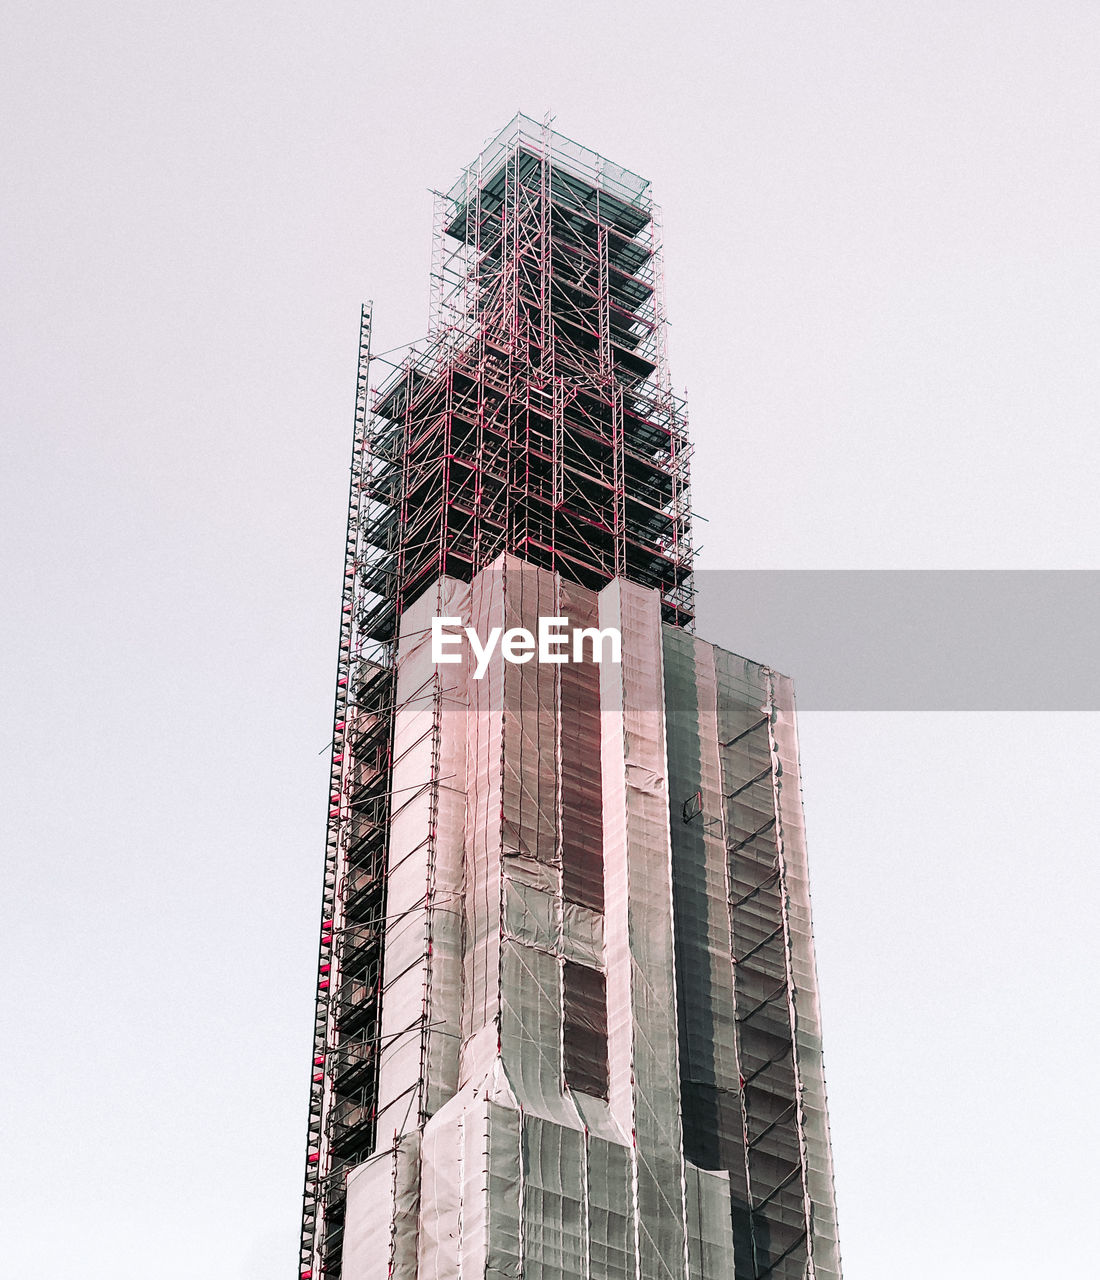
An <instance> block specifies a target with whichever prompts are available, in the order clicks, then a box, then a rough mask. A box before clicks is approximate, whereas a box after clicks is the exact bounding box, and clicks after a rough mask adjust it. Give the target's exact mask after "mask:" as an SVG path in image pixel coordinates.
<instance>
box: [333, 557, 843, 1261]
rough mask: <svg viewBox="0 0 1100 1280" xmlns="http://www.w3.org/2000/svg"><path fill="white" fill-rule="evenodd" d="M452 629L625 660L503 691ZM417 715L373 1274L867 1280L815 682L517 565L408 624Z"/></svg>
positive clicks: (365, 1236)
mask: <svg viewBox="0 0 1100 1280" xmlns="http://www.w3.org/2000/svg"><path fill="white" fill-rule="evenodd" d="M433 616H436V617H444V616H445V617H449V618H454V619H458V620H459V622H458V624H457V626H458V627H464V626H470V627H472V628H474V630H475V631H476V632H477V634H478V635H479V636H480V637H482V639H483V640H484V638H485V637H487V636H488V635H489V634H490V632H491V631H492V630H493V629H494V628H499V629H500V630H501V631H502V632H506V631H508V630H510V629H515V628H526V629H528V630H530V631H532V632H537V630H538V622H539V619H540V617H541V618H546V617H564V618H566V619H568V620H570V622H571V623H572V624H573V625H575V626H583V627H591V628H597V629H614V630H617V631H618V632H619V634H620V636H621V661H608V660H605V661H603V662H601V663H599V664H596V663H595V662H594V661H592V659H591V657H589V658H588V659H587V660H586V661H585V662H582V663H576V664H572V663H560V664H559V663H547V662H538V661H527V662H522V663H517V662H511V661H508V660H507V659H505V658H504V657H503V656H502V654H501V650H500V647H499V646H498V648H497V649H496V651H495V652H494V655H493V656H492V658H491V659H490V660H488V661H487V663H486V664H485V669H484V671H483V674H482V676H481V678H476V677H475V672H474V664H473V663H472V662H471V661H468V660H467V661H463V662H461V663H456V664H453V665H451V664H444V665H437V664H434V663H433V662H432V660H431V646H430V643H429V637H430V633H431V620H432V617H433ZM589 652H590V653H591V652H593V650H590V651H589ZM397 702H398V707H397V712H396V719H397V729H396V732H395V738H394V766H393V788H394V790H393V797H392V812H393V815H394V816H393V827H392V831H391V843H390V854H389V898H388V905H387V918H386V944H385V962H384V994H383V1014H382V1040H381V1087H380V1097H379V1129H378V1131H379V1148H380V1150H379V1153H378V1154H377V1155H376V1156H374V1157H373V1159H372V1160H370V1161H368V1162H367V1163H366V1164H364V1165H362V1166H360V1167H359V1168H358V1169H357V1170H355V1171H354V1172H353V1173H352V1175H351V1177H350V1180H349V1184H348V1200H347V1205H348V1208H347V1225H346V1235H345V1245H344V1264H343V1265H344V1272H343V1274H344V1276H345V1277H346V1280H376V1278H377V1280H381V1278H382V1277H384V1276H389V1275H399V1276H402V1277H406V1276H407V1277H409V1278H410V1280H411V1277H412V1276H414V1275H415V1276H416V1277H418V1278H419V1280H450V1278H452V1277H458V1276H463V1277H470V1276H475V1275H476V1276H479V1277H481V1276H491V1277H510V1278H515V1277H528V1278H529V1280H551V1278H554V1280H557V1278H558V1277H561V1278H562V1280H564V1277H566V1276H569V1277H573V1276H585V1277H587V1278H588V1280H603V1278H606V1280H619V1278H620V1277H621V1280H671V1278H673V1277H675V1278H676V1280H719V1278H720V1277H721V1278H722V1280H729V1277H731V1276H736V1277H738V1280H740V1278H741V1277H752V1278H753V1280H762V1278H763V1277H765V1276H767V1277H774V1280H787V1278H790V1280H793V1278H794V1277H798V1278H799V1280H804V1278H805V1277H813V1278H814V1280H834V1278H836V1280H838V1278H839V1260H838V1256H837V1250H836V1231H835V1214H834V1211H833V1201H832V1182H831V1170H830V1167H829V1147H828V1131H827V1122H826V1118H825V1097H824V1081H823V1077H822V1073H821V1055H820V1027H819V1024H818V1014H817V1000H816V985H815V979H814V973H813V953H812V939H811V937H810V933H809V898H808V889H807V885H806V867H805V846H804V839H803V832H802V822H801V804H800V797H799V791H798V772H797V743H796V741H795V737H794V727H793V702H792V695H791V691H790V686H789V682H785V681H783V680H782V678H780V677H776V676H774V675H773V673H771V672H770V671H768V670H767V669H765V668H761V667H759V666H756V665H754V664H751V663H748V662H746V661H745V660H743V659H739V658H735V657H733V656H732V655H730V654H727V653H724V652H723V651H721V650H718V649H715V648H714V647H713V646H711V645H708V644H705V643H704V642H702V641H700V640H698V639H696V638H694V637H692V636H690V635H687V634H685V633H684V632H683V631H680V630H677V629H675V628H668V627H666V626H663V625H662V621H661V603H660V598H659V595H658V594H657V593H656V592H654V591H651V590H648V589H645V588H642V587H639V586H636V585H634V584H630V583H627V582H625V581H621V580H620V581H615V582H613V583H611V584H610V585H609V586H607V587H606V588H604V590H603V591H601V592H600V593H599V594H598V595H597V594H596V593H595V592H592V591H587V590H585V589H584V588H580V587H577V586H573V585H570V584H563V583H562V582H561V581H560V580H559V579H558V577H557V576H556V575H555V574H553V573H551V572H549V571H545V570H537V569H533V568H532V567H530V566H528V565H526V564H524V563H522V562H520V561H518V560H514V559H512V558H502V559H501V561H499V562H498V563H497V564H496V565H495V566H494V567H493V568H491V569H489V570H486V571H483V572H482V573H481V574H478V575H477V576H475V578H474V580H473V582H472V583H471V584H470V585H469V586H462V585H460V584H458V583H454V582H452V581H450V580H449V579H442V580H440V582H439V583H437V584H436V586H435V587H433V588H432V591H431V592H429V593H428V594H427V595H426V596H424V597H422V598H421V599H420V600H419V601H417V603H416V604H415V605H414V606H412V607H411V608H410V609H408V610H406V612H405V614H404V616H403V619H402V629H401V641H400V650H399V660H398V674H397ZM382 1148H384V1149H382Z"/></svg>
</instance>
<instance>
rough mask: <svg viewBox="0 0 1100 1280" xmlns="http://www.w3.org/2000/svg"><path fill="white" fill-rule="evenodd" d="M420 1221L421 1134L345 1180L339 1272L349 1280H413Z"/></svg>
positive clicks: (407, 1138) (411, 1136)
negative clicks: (346, 1192)
mask: <svg viewBox="0 0 1100 1280" xmlns="http://www.w3.org/2000/svg"><path fill="white" fill-rule="evenodd" d="M419 1216H420V1134H419V1133H417V1132H413V1133H409V1134H406V1135H405V1137H403V1138H401V1139H400V1140H399V1141H398V1142H397V1144H396V1145H395V1146H394V1147H393V1148H392V1149H391V1150H389V1151H385V1152H382V1153H381V1154H379V1155H376V1156H374V1157H373V1158H372V1159H370V1160H368V1161H367V1162H366V1164H362V1165H360V1166H359V1167H358V1168H357V1169H354V1170H353V1171H352V1172H351V1174H350V1175H349V1176H348V1194H347V1209H346V1223H347V1226H346V1229H345V1231H344V1248H343V1266H344V1274H345V1276H347V1277H349V1280H388V1278H389V1277H393V1280H415V1277H416V1274H417V1271H416V1268H417V1226H418V1221H419Z"/></svg>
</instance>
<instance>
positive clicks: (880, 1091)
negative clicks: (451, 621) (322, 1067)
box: [0, 0, 1100, 1280]
mask: <svg viewBox="0 0 1100 1280" xmlns="http://www.w3.org/2000/svg"><path fill="white" fill-rule="evenodd" d="M0 48H2V52H0V59H2V61H3V65H2V66H0V131H2V137H3V156H2V165H3V169H2V172H3V175H4V178H3V183H2V190H0V219H2V241H3V246H2V252H3V255H4V274H3V288H2V290H0V329H2V335H3V354H2V360H3V369H2V385H0V414H2V425H3V446H2V447H3V463H2V474H0V510H2V513H3V520H4V537H3V545H2V547H0V556H2V565H3V574H4V587H3V597H2V598H3V605H4V661H3V664H2V668H0V681H2V687H0V691H2V695H3V700H4V701H3V706H4V714H3V718H2V724H0V735H2V736H0V765H2V768H3V775H4V786H5V796H4V801H3V814H2V818H0V822H2V828H0V835H2V839H3V858H4V871H5V881H6V882H7V884H8V886H9V887H8V890H7V892H6V893H5V906H4V908H3V910H4V912H5V915H6V917H7V918H6V919H5V920H4V921H3V923H2V924H0V938H2V940H3V947H4V950H5V953H6V955H5V957H4V959H3V971H4V975H5V976H4V988H5V991H4V997H3V999H4V1004H3V1008H2V1011H0V1012H2V1021H0V1025H2V1027H3V1032H4V1036H3V1039H4V1065H3V1075H4V1085H5V1090H4V1102H3V1111H2V1120H3V1129H4V1141H3V1147H4V1150H5V1156H4V1161H5V1164H4V1169H3V1175H2V1180H0V1205H2V1206H3V1210H2V1216H3V1217H4V1218H5V1219H6V1220H7V1223H8V1225H7V1231H6V1235H5V1244H4V1251H3V1257H4V1263H3V1266H4V1267H5V1268H8V1269H10V1274H11V1275H13V1276H26V1277H34V1280H73V1278H74V1277H79V1278H80V1280H100V1278H101V1277H102V1278H104V1280H106V1277H111V1280H177V1278H179V1280H182V1278H183V1277H187V1278H188V1280H190V1278H191V1277H194V1276H197V1275H201V1276H203V1277H204V1280H268V1278H269V1277H275V1276H282V1275H291V1274H292V1273H293V1267H294V1258H295V1247H296V1237H297V1230H298V1214H299V1196H300V1185H301V1169H302V1154H303V1143H304V1130H305V1110H306V1089H307V1083H308V1077H307V1072H308V1061H307V1059H308V1054H309V1043H310V1041H309V1037H310V1025H311V1004H312V994H313V982H314V974H313V965H314V957H315V949H316V925H317V920H318V916H317V904H318V898H319V893H320V878H321V854H322V848H323V821H324V813H325V799H324V797H325V786H326V764H325V758H324V756H323V754H322V753H323V750H324V747H325V744H326V743H327V741H328V739H329V737H330V732H331V726H330V708H331V691H332V680H333V667H334V659H335V642H336V624H337V615H338V608H339V606H338V592H339V587H340V582H341V573H342V566H341V555H342V550H343V541H342V526H343V520H344V503H345V500H346V476H347V463H348V456H349V450H350V431H351V418H352V408H353V402H354V388H355V354H356V345H357V326H358V311H359V304H360V302H361V300H363V299H364V298H368V297H369V298H373V299H374V301H375V308H376V310H375V316H376V326H375V348H376V350H383V349H385V348H386V347H389V346H393V345H395V344H397V343H399V342H403V341H406V340H408V339H411V338H413V337H415V336H417V335H418V334H419V333H421V332H422V330H423V327H424V322H425V317H426V309H427V299H428V288H427V273H428V265H429V245H430V230H431V198H430V196H429V194H428V191H429V188H431V187H442V186H446V185H448V184H449V183H450V182H451V181H452V180H453V179H454V178H455V177H456V176H457V173H458V171H459V169H460V168H461V166H462V165H463V164H465V163H466V162H467V161H469V160H470V159H472V158H473V156H474V155H475V154H476V153H477V151H478V150H479V149H480V147H481V145H482V143H483V141H484V140H485V139H486V137H487V136H489V135H490V134H492V133H495V132H496V131H497V130H498V129H500V128H501V127H502V126H503V125H504V123H505V122H506V121H507V120H508V119H510V118H511V116H512V115H513V114H514V113H515V112H516V111H517V110H524V111H526V112H527V113H529V114H531V115H533V116H536V117H540V118H541V116H542V115H543V114H544V113H545V112H546V111H547V110H552V111H553V112H554V113H555V114H556V127H557V128H558V129H560V131H561V132H563V133H565V134H567V135H570V136H572V137H574V138H576V139H578V140H579V141H581V142H583V143H585V144H586V145H588V146H591V147H593V148H595V149H596V150H599V151H601V152H603V153H604V154H606V155H607V156H609V157H610V158H611V159H613V160H615V161H618V162H620V163H622V164H624V165H626V166H628V167H630V168H632V169H634V170H636V171H638V172H641V173H643V174H645V175H646V176H647V177H649V178H651V179H652V181H653V184H654V192H655V195H656V198H657V199H658V201H659V202H660V203H661V204H662V205H663V207H664V221H665V241H666V272H667V296H668V303H669V310H670V314H671V317H672V321H673V329H672V371H673V378H674V380H675V382H676V384H677V385H678V387H680V388H684V387H686V388H687V390H688V393H689V400H690V407H691V417H692V424H693V433H694V437H695V440H696V442H697V452H696V459H695V463H696V472H695V474H696V498H697V507H698V510H699V512H700V513H701V514H702V515H703V516H705V517H706V518H707V521H708V522H707V523H706V524H701V525H700V539H699V540H700V542H701V543H702V544H703V550H702V555H701V562H702V564H703V565H704V566H705V567H706V568H709V569H722V568H752V569H774V568H798V569H810V568H812V569H825V568H870V569H874V568H890V569H903V568H905V569H908V568H990V569H992V568H999V569H1003V568H1027V569H1053V568H1076V569H1081V568H1100V563H1098V560H1100V557H1098V546H1100V516H1098V514H1097V501H1096V490H1097V473H1098V466H1097V463H1098V457H1097V454H1098V444H1097V431H1096V422H1097V405H1098V400H1100V395H1098V391H1100V387H1098V382H1100V374H1098V362H1097V351H1098V349H1100V292H1098V290H1097V278H1098V270H1097V268H1098V265H1100V262H1098V259H1100V249H1098V237H1097V226H1098V225H1100V215H1098V196H1100V164H1098V163H1097V121H1098V120H1100V100H1098V99H1100V77H1098V76H1097V66H1098V65H1100V8H1098V7H1097V6H1096V5H1095V4H1094V3H1092V2H1091V0H1081V2H1080V3H1069V2H1068V0H1044V2H1042V3H1039V2H1036V3H1021V2H1014V0H984V2H983V3H977V2H972V0H954V2H951V3H948V2H940V0H933V2H930V3H922V4H912V3H903V2H902V0H865V2H863V3H856V2H847V3H818V4H810V3H798V4H796V3H786V2H783V0H768V3H763V2H762V0H761V2H760V3H755V4H744V3H728V2H727V3H706V4H690V3H688V4H685V5H681V6H678V7H674V6H672V5H666V4H657V3H652V2H651V0H638V2H637V3H632V4H600V3H588V4H584V3H554V2H552V0H548V2H547V3H545V4H542V5H540V6H536V5H534V4H522V3H520V4H505V3H495V2H488V3H479V2H477V0H471V2H470V3H467V4H464V5H458V4H445V3H442V2H440V3H436V4H432V5H428V4H423V3H403V4H392V5H386V6H382V5H377V4H370V3H366V4H364V3H358V4H324V3H322V4H316V5H310V6H305V5H301V6H296V5H288V4H284V3H279V0H267V2H266V3H264V4H259V3H232V2H231V0H230V2H226V0H220V2H219V3H216V4H215V3H211V2H210V0H192V3H190V4H187V5H179V4H172V5H169V4H165V3H158V2H157V0H152V2H149V0H146V2H145V3H140V4H139V3H136V2H135V3H106V4H99V5H81V4H76V3H72V2H70V3H67V4H66V3H50V2H49V0H36V2H35V3H33V4H32V3H29V2H27V0H10V2H9V4H8V6H7V9H6V17H5V21H4V27H3V34H2V38H0ZM722 640H723V642H725V643H728V644H730V645H731V647H737V638H736V636H723V637H722ZM750 656H752V657H754V658H759V659H763V660H767V658H768V656H769V655H768V654H763V653H753V654H751V655H750ZM973 661H974V662H975V664H977V665H980V664H981V663H982V662H983V655H982V654H981V653H976V654H974V655H973ZM792 674H793V675H794V677H795V679H796V682H797V679H798V672H797V671H793V672H792ZM1056 675H1057V673H1056V672H1051V670H1050V669H1049V666H1045V665H1044V662H1043V655H1042V654H1040V653H1037V654H1035V655H1034V661H1033V663H1030V664H1028V665H1027V667H1026V669H1022V670H1021V672H1020V680H1021V681H1022V682H1028V683H1030V684H1033V685H1034V684H1039V685H1042V684H1043V683H1044V682H1047V681H1050V680H1052V679H1053V678H1055V677H1056ZM801 737H802V746H803V767H804V775H805V797H806V807H807V818H808V829H809V839H810V855H811V870H812V887H813V892H814V903H815V915H816V933H817V943H818V955H819V967H820V976H821V986H822V1005H823V1016H824V1031H825V1047H826V1072H827V1080H828V1085H829V1093H830V1099H831V1110H832V1122H833V1138H834V1156H835V1165H836V1181H837V1200H838V1206H839V1214H840V1229H841V1245H842V1250H843V1254H844V1258H845V1270H846V1276H847V1280H884V1278H888V1280H928V1277H930V1276H934V1277H936V1280H982V1278H984V1277H986V1276H989V1277H994V1276H995V1277H997V1280H1034V1277H1035V1276H1037V1275H1046V1274H1051V1275H1057V1274H1076V1275H1080V1274H1082V1267H1083V1266H1086V1265H1087V1263H1086V1262H1085V1261H1084V1260H1085V1259H1086V1258H1087V1257H1089V1256H1090V1255H1091V1252H1092V1250H1093V1247H1094V1242H1093V1235H1094V1232H1093V1230H1092V1226H1091V1224H1092V1221H1093V1218H1094V1215H1095V1203H1096V1197H1097V1190H1098V1188H1097V1177H1096V1172H1095V1167H1096V1165H1095V1152H1096V1150H1097V1147H1098V1145H1100V1131H1098V1129H1100V1121H1098V1119H1097V1109H1096V1106H1095V1103H1094V1097H1093V1088H1092V1085H1093V1070H1092V1068H1093V1064H1094V1061H1095V1058H1096V1053H1097V1049H1098V1047H1100V1046H1098V1044H1097V1036H1096V1030H1095V1026H1096V997H1095V990H1094V984H1093V979H1092V972H1093V970H1094V969H1095V964H1096V957H1095V936H1096V928H1095V922H1094V906H1093V904H1094V902H1095V898H1096V894H1097V890H1098V889H1100V883H1098V879H1100V878H1098V873H1097V870H1096V867H1097V859H1096V835H1097V819H1096V803H1095V802H1096V781H1095V780H1096V777H1097V776H1098V773H1100V724H1098V717H1097V716H1096V715H1095V714H1085V713H1077V714H1074V713H1067V712H1060V713H1058V714H1043V713H1038V712H1036V713H1028V714H1012V713H1005V712H1001V713H996V714H993V713H990V714H974V713H970V714H963V713H946V712H939V713H931V712H922V713H911V714H870V713H855V712H846V713H840V712H807V713H806V714H805V715H804V716H803V719H802V724H801Z"/></svg>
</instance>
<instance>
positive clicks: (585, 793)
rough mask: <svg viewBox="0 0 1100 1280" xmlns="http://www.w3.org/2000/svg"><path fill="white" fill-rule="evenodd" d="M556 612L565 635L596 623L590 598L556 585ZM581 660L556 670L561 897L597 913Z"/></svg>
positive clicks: (591, 682) (597, 856) (590, 702)
mask: <svg viewBox="0 0 1100 1280" xmlns="http://www.w3.org/2000/svg"><path fill="white" fill-rule="evenodd" d="M560 609H561V613H560V615H559V616H561V617H563V618H565V619H566V621H567V623H568V626H569V629H570V632H572V631H574V630H576V629H577V628H593V627H596V626H597V623H598V609H597V603H596V594H595V592H593V591H586V590H585V589H584V588H583V587H578V586H575V585H574V584H573V583H571V582H563V583H562V584H561V599H560ZM584 652H585V654H586V657H588V660H587V661H584V662H569V663H563V664H562V665H561V667H560V668H559V681H560V696H561V736H562V748H563V749H562V752H561V864H562V867H561V874H562V896H563V898H564V899H565V901H566V903H567V904H569V903H576V904H579V905H580V906H582V907H587V908H589V909H590V910H592V911H599V912H602V911H603V905H604V895H603V797H602V794H601V788H600V672H599V668H598V667H597V666H596V665H595V663H593V662H592V661H591V658H590V656H589V650H588V649H587V648H586V649H585V650H584Z"/></svg>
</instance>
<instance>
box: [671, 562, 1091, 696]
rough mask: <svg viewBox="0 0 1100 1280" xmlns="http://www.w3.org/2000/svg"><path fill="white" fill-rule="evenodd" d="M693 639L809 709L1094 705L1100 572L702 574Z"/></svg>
mask: <svg viewBox="0 0 1100 1280" xmlns="http://www.w3.org/2000/svg"><path fill="white" fill-rule="evenodd" d="M695 577H696V591H697V597H696V615H697V625H696V631H697V633H698V634H699V635H700V636H701V637H702V638H703V639H705V640H709V641H711V642H713V643H714V644H717V645H720V646H721V647H722V648H724V649H731V650H733V651H734V652H735V653H738V654H741V655H742V656H743V657H746V658H751V659H753V660H754V661H756V662H762V663H765V664H767V665H768V666H770V667H772V668H774V669H775V670H777V671H781V672H783V673H784V674H786V675H789V676H791V677H792V678H793V679H794V682H795V689H796V690H797V694H798V705H799V707H800V709H802V710H806V711H1097V710H1100V666H1098V660H1097V650H1098V643H1097V638H1098V635H1100V572H1098V571H1094V570H776V571H766V570H759V571H756V570H709V571H702V572H699V573H697V574H696V575H695Z"/></svg>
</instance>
